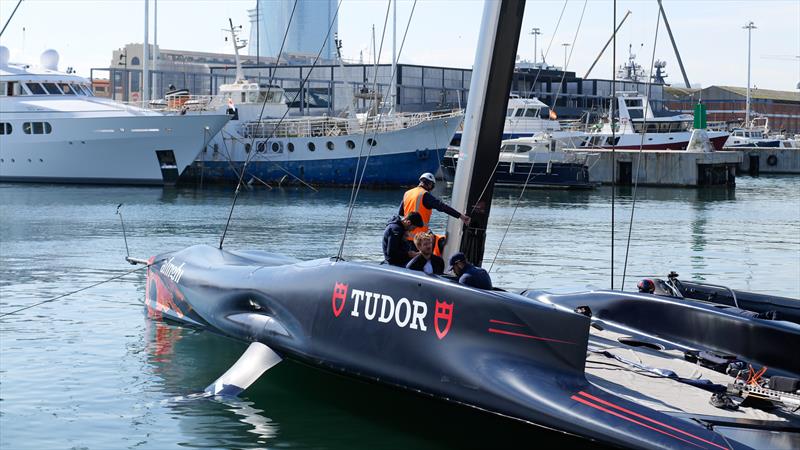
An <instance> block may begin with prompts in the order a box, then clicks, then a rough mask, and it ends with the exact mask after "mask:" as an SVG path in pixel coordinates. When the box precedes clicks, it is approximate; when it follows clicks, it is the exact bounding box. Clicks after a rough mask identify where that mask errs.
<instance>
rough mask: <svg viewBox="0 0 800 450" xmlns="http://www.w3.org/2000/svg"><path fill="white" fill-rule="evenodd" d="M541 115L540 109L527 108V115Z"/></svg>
mask: <svg viewBox="0 0 800 450" xmlns="http://www.w3.org/2000/svg"><path fill="white" fill-rule="evenodd" d="M538 115H539V110H538V109H535V108H529V109H526V110H525V117H536V116H538Z"/></svg>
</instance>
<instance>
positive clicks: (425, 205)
mask: <svg viewBox="0 0 800 450" xmlns="http://www.w3.org/2000/svg"><path fill="white" fill-rule="evenodd" d="M435 186H436V178H435V177H434V176H433V174H432V173H430V172H426V173H423V174H422V175H420V177H419V185H417V187H415V188H411V189H409V190H407V191H406V193H405V194H403V202H402V203H400V212H398V214H400V215H401V216H404V215H406V214H408V213H410V212H412V211H416V212H418V213H420V214H421V215H422V221H423V222H424V224H423V226H421V227H419V228H417V229H416V230H414V231H413V232H412V233H410V236H409V239H413V237H414V236H413V235H414V234H417V233H422V232H426V231H428V230H429V228H428V223H429V222H430V220H431V212H433V210H434V209H435V210H438V211H441V212H443V213H445V214H447V215H449V216H452V217H455V218H457V219H461V221H462V222H464V223H465V224H467V225H469V220H470V218H469V216H467V215H464V214H461V213H460V212H458V211H456V210H455V209H453V208H451V207H450V206H449V205H447V204H445V203H443V202H442V201H441V200H439V199H438V198H436V197H434V196H433V194H431V192H430V191H432V190H433V188H434V187H435Z"/></svg>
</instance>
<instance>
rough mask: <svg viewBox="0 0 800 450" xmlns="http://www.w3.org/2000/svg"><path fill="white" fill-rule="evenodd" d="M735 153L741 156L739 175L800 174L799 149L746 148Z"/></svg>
mask: <svg viewBox="0 0 800 450" xmlns="http://www.w3.org/2000/svg"><path fill="white" fill-rule="evenodd" d="M736 151H737V152H739V153H741V154H742V162H741V163H740V164H739V173H746V174H750V175H759V174H770V173H774V174H779V173H781V174H783V173H786V174H800V148H780V147H748V148H740V149H737V150H736Z"/></svg>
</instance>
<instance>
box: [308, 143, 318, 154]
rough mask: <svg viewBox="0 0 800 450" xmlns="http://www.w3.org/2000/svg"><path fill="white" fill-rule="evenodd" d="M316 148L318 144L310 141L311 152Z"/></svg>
mask: <svg viewBox="0 0 800 450" xmlns="http://www.w3.org/2000/svg"><path fill="white" fill-rule="evenodd" d="M316 149H317V146H316V145H314V143H313V142H309V143H308V151H310V152H313V151H314V150H316Z"/></svg>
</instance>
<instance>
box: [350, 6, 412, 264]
mask: <svg viewBox="0 0 800 450" xmlns="http://www.w3.org/2000/svg"><path fill="white" fill-rule="evenodd" d="M394 1H397V0H394ZM391 5H392V0H389V3H388V5H387V6H386V16H385V18H384V22H383V32H382V33H381V45H380V47H379V50H378V58H377V59H376V64H377V61H379V60H380V56H381V53H382V52H383V41H384V37H385V36H386V28H387V24H388V22H389V10H390V8H391ZM416 8H417V0H414V3H413V4H412V5H411V13H410V14H409V15H408V21H407V22H406V29H405V31H404V32H403V40H402V41H400V50H399V51H398V52H397V59H398V60H399V59H400V55H402V53H403V47H405V44H406V37H407V36H408V30H409V28H410V27H411V19H412V18H413V17H414V11H415V10H416ZM398 67H399V66H398V65H395V68H394V70H393V71H392V76H391V78H390V79H389V84H388V86H387V87H386V94H388V93H389V89H391V88H392V86H393V85H394V83H393V82H394V78H395V76H396V72H397V69H398ZM377 75H378V72H377V69H376V70H375V76H374V77H373V78H374V79H373V83H372V91H373V92H375V91H376V89H377V85H378V76H377ZM384 97H386V95H384ZM376 100H377V99H376V98H374V97H373V99H372V102H371V103H370V109H372V105H373V104H374V102H375V101H376ZM381 117H383V109H381V111H380V113H379V114H378V120H377V123H376V125H375V128H374V130H373V132H372V141H373V142H374V141H375V136H377V134H378V126H379V125H380V119H381ZM367 119H369V118H367ZM368 124H369V122H368V121H366V120H365V122H364V131H363V134H362V135H361V147H360V148H359V151H358V159H357V160H356V170H355V173H354V174H353V187H352V188H351V189H350V201H349V202H348V210H347V220H346V221H345V224H344V231H343V232H342V241H341V242H340V243H339V252H338V253H337V255H336V259H342V253H343V252H344V243H345V241H346V239H347V231H348V230H349V228H350V221H351V220H352V218H353V211H354V210H355V206H356V200H357V199H358V194H359V192H360V191H361V183H362V182H363V181H364V174H365V173H366V171H367V164H368V163H369V158H370V156H371V155H372V149H373V147H374V145H370V146H369V151H368V152H367V157H366V158H365V160H364V166H363V167H361V157H362V155H363V152H364V140H365V138H366V134H367V125H368ZM359 170H361V176H359V173H358V172H359ZM356 178H358V182H357V183H356Z"/></svg>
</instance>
